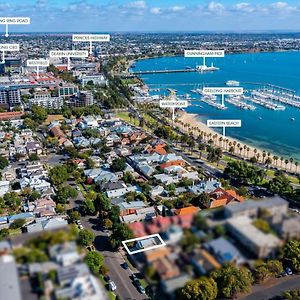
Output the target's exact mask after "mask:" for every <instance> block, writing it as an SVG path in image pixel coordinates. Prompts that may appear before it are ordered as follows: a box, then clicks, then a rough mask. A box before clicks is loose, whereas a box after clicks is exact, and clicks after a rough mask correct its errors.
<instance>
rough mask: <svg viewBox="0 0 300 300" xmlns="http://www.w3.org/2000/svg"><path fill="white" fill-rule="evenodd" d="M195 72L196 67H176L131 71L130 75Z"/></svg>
mask: <svg viewBox="0 0 300 300" xmlns="http://www.w3.org/2000/svg"><path fill="white" fill-rule="evenodd" d="M191 72H197V69H178V70H146V71H136V72H131V74H132V75H135V76H137V75H146V74H162V73H191Z"/></svg>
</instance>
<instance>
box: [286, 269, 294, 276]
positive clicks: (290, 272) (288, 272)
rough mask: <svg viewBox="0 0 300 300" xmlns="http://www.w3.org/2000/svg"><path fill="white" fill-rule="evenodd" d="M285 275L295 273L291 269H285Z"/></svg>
mask: <svg viewBox="0 0 300 300" xmlns="http://www.w3.org/2000/svg"><path fill="white" fill-rule="evenodd" d="M285 273H286V274H287V275H293V271H292V270H291V269H290V268H286V269H285Z"/></svg>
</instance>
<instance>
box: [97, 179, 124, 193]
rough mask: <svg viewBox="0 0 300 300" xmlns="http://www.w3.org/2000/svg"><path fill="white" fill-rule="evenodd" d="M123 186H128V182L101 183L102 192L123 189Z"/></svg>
mask: <svg viewBox="0 0 300 300" xmlns="http://www.w3.org/2000/svg"><path fill="white" fill-rule="evenodd" d="M123 187H126V184H125V183H124V182H123V181H116V182H102V183H100V189H101V191H102V192H106V191H111V190H116V189H121V188H123Z"/></svg>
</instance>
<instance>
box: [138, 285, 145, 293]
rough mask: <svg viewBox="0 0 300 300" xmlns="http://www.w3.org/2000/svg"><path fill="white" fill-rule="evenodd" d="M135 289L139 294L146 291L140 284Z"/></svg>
mask: <svg viewBox="0 0 300 300" xmlns="http://www.w3.org/2000/svg"><path fill="white" fill-rule="evenodd" d="M137 289H138V291H139V292H140V293H141V294H146V290H145V289H144V287H143V286H142V285H141V284H139V285H138V286H137Z"/></svg>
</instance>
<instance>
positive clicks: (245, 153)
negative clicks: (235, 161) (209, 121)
mask: <svg viewBox="0 0 300 300" xmlns="http://www.w3.org/2000/svg"><path fill="white" fill-rule="evenodd" d="M178 120H179V122H180V123H179V122H177V123H176V125H177V126H179V127H181V122H182V123H183V124H189V125H190V129H191V128H197V129H199V130H200V131H202V132H204V133H206V136H210V137H211V139H212V136H217V137H216V138H215V140H216V143H215V146H217V147H220V148H222V149H223V150H225V151H227V152H228V149H229V147H228V145H230V143H231V145H235V152H234V154H235V155H237V156H239V157H241V158H246V159H250V158H251V157H253V156H256V157H258V158H259V162H260V163H262V160H263V159H264V160H266V159H267V158H268V155H267V154H268V153H270V156H269V157H270V158H271V160H272V164H271V166H273V167H275V168H278V169H282V170H283V171H285V170H287V171H289V172H296V173H298V174H299V169H300V167H299V168H298V169H297V168H296V166H295V164H294V163H292V164H291V163H290V162H289V163H288V164H285V163H284V161H283V163H282V164H281V160H280V157H281V156H280V155H278V154H275V153H272V152H271V151H266V152H264V151H263V150H261V149H259V148H256V147H254V146H251V145H249V144H247V143H245V142H242V141H240V140H238V139H235V138H232V137H229V136H226V137H225V140H228V142H227V143H225V142H224V141H223V140H222V141H220V140H219V139H220V137H222V138H223V135H222V134H220V133H218V132H217V131H215V130H213V129H212V128H209V127H207V125H206V124H204V123H202V122H201V121H200V120H199V115H198V114H192V113H187V112H183V113H182V115H181V116H180V117H179V118H178ZM181 128H182V127H181ZM182 129H183V130H185V129H184V128H182ZM238 145H239V146H238ZM226 148H227V149H226ZM240 148H242V150H241V151H240ZM264 153H265V154H266V156H265V158H263V155H264ZM274 156H277V157H278V160H277V164H276V163H275V162H274V159H273V157H274ZM285 166H286V168H285ZM296 169H297V170H296Z"/></svg>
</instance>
